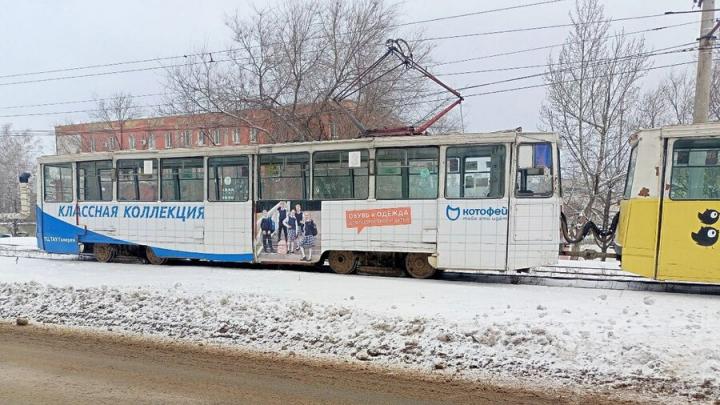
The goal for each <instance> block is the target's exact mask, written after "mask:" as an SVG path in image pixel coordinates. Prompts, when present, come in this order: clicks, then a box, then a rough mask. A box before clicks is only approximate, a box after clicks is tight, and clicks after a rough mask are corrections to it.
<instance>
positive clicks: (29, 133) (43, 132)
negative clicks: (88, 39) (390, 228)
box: [0, 47, 720, 136]
mask: <svg viewBox="0 0 720 405" xmlns="http://www.w3.org/2000/svg"><path fill="white" fill-rule="evenodd" d="M715 48H720V47H715ZM719 60H720V59H715V60H714V62H717V61H719ZM695 63H697V61H688V62H679V63H673V64H668V65H662V66H653V67H649V68H645V69H638V70H637V72H647V71H652V70H658V69H667V68H672V67H678V66H687V65H692V64H695ZM623 73H632V72H620V73H618V74H623ZM604 77H607V75H599V76H593V77H586V78H583V79H570V80H562V81H558V82H546V83H540V84H533V85H527V86H520V87H512V88H507V89H500V90H492V91H486V92H480V93H472V94H467V95H463V97H464V98H472V97H479V96H485V95H492V94H502V93H510V92H515V91H521V90H528V89H534V88H541V87H547V86H552V85H556V84H566V83H574V82H578V81H580V80H593V79H601V78H604ZM502 82H505V81H498V82H493V83H485V84H482V85H490V84H499V83H502ZM478 86H479V85H474V86H469V87H465V88H466V89H469V88H474V87H478ZM451 99H453V98H436V99H434V100H424V101H421V102H411V103H406V104H403V105H402V106H410V105H415V104H425V103H432V102H442V101H447V100H451ZM163 105H164V104H158V105H148V106H138V108H150V107H160V106H163ZM94 111H96V110H82V111H66V112H52V113H38V114H30V115H32V116H36V115H56V114H70V113H76V112H78V113H87V112H94ZM21 116H26V115H21ZM0 117H1V116H0ZM10 132H11V133H9V134H3V135H0V136H54V133H55V131H54V130H40V129H38V130H13V131H10ZM13 132H16V133H13Z"/></svg>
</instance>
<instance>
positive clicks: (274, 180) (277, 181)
mask: <svg viewBox="0 0 720 405" xmlns="http://www.w3.org/2000/svg"><path fill="white" fill-rule="evenodd" d="M259 165H260V170H259V172H260V199H261V200H282V199H290V200H306V199H309V198H310V154H308V153H304V152H300V153H282V154H272V155H260V161H259Z"/></svg>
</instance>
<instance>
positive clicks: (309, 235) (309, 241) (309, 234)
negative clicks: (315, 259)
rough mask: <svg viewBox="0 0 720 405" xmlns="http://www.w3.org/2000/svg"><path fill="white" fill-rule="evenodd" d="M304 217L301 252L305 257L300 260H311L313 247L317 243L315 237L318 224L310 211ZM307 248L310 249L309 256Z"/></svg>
mask: <svg viewBox="0 0 720 405" xmlns="http://www.w3.org/2000/svg"><path fill="white" fill-rule="evenodd" d="M304 219H305V226H304V230H303V232H304V236H303V239H302V243H301V244H300V253H302V256H303V257H302V259H300V260H304V261H308V262H310V261H312V248H313V246H314V245H315V237H316V236H317V226H316V225H315V221H313V219H312V216H311V215H310V213H309V212H306V213H305V216H304ZM305 249H307V251H308V253H307V256H306V255H305Z"/></svg>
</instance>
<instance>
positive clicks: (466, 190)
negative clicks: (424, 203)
mask: <svg viewBox="0 0 720 405" xmlns="http://www.w3.org/2000/svg"><path fill="white" fill-rule="evenodd" d="M446 155H447V157H446V158H447V160H446V165H445V197H447V198H502V196H503V195H505V146H503V145H482V146H479V145H478V146H459V147H450V148H448V149H447V153H446Z"/></svg>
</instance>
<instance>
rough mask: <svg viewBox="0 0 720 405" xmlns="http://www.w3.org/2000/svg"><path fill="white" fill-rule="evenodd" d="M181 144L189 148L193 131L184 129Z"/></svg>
mask: <svg viewBox="0 0 720 405" xmlns="http://www.w3.org/2000/svg"><path fill="white" fill-rule="evenodd" d="M181 139H182V141H181V142H180V146H182V147H183V148H189V147H190V145H191V142H192V131H183V133H182V138H181Z"/></svg>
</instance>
